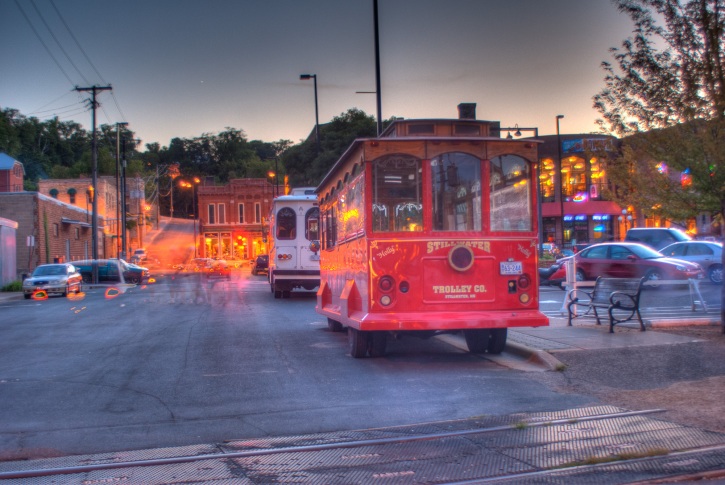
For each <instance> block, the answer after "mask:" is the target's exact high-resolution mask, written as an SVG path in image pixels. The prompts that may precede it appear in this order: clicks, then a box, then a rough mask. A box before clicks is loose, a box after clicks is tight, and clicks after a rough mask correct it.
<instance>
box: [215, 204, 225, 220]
mask: <svg viewBox="0 0 725 485" xmlns="http://www.w3.org/2000/svg"><path fill="white" fill-rule="evenodd" d="M225 207H226V206H225V205H224V204H219V205H218V206H217V211H218V212H219V224H226V221H227V218H226V214H225V210H224V209H225Z"/></svg>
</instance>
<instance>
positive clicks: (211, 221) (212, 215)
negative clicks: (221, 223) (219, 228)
mask: <svg viewBox="0 0 725 485" xmlns="http://www.w3.org/2000/svg"><path fill="white" fill-rule="evenodd" d="M215 207H216V206H215V205H214V204H209V206H208V207H207V209H208V212H207V213H208V215H209V224H216V217H215V215H216V212H215V211H214V208H215Z"/></svg>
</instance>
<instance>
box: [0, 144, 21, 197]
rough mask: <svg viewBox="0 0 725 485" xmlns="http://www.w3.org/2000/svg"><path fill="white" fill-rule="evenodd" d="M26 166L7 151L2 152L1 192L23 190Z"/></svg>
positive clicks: (0, 157)
mask: <svg viewBox="0 0 725 485" xmlns="http://www.w3.org/2000/svg"><path fill="white" fill-rule="evenodd" d="M24 179H25V167H23V164H22V163H20V162H19V161H17V160H15V159H14V158H13V157H11V156H10V155H8V154H7V153H0V192H22V191H23V190H25V189H23V180H24Z"/></svg>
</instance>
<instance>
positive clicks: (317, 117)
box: [300, 74, 320, 155]
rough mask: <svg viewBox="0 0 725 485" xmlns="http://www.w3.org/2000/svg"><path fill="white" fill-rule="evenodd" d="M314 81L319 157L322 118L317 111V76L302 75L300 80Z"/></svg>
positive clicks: (316, 136) (318, 152) (318, 151)
mask: <svg viewBox="0 0 725 485" xmlns="http://www.w3.org/2000/svg"><path fill="white" fill-rule="evenodd" d="M308 79H312V80H314V82H315V84H314V86H315V138H316V139H317V155H319V154H320V117H319V115H318V111H317V74H300V80H302V81H305V80H308Z"/></svg>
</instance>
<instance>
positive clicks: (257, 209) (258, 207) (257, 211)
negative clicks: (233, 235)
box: [254, 202, 262, 224]
mask: <svg viewBox="0 0 725 485" xmlns="http://www.w3.org/2000/svg"><path fill="white" fill-rule="evenodd" d="M254 222H255V224H261V223H262V204H260V203H259V202H255V203H254Z"/></svg>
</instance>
